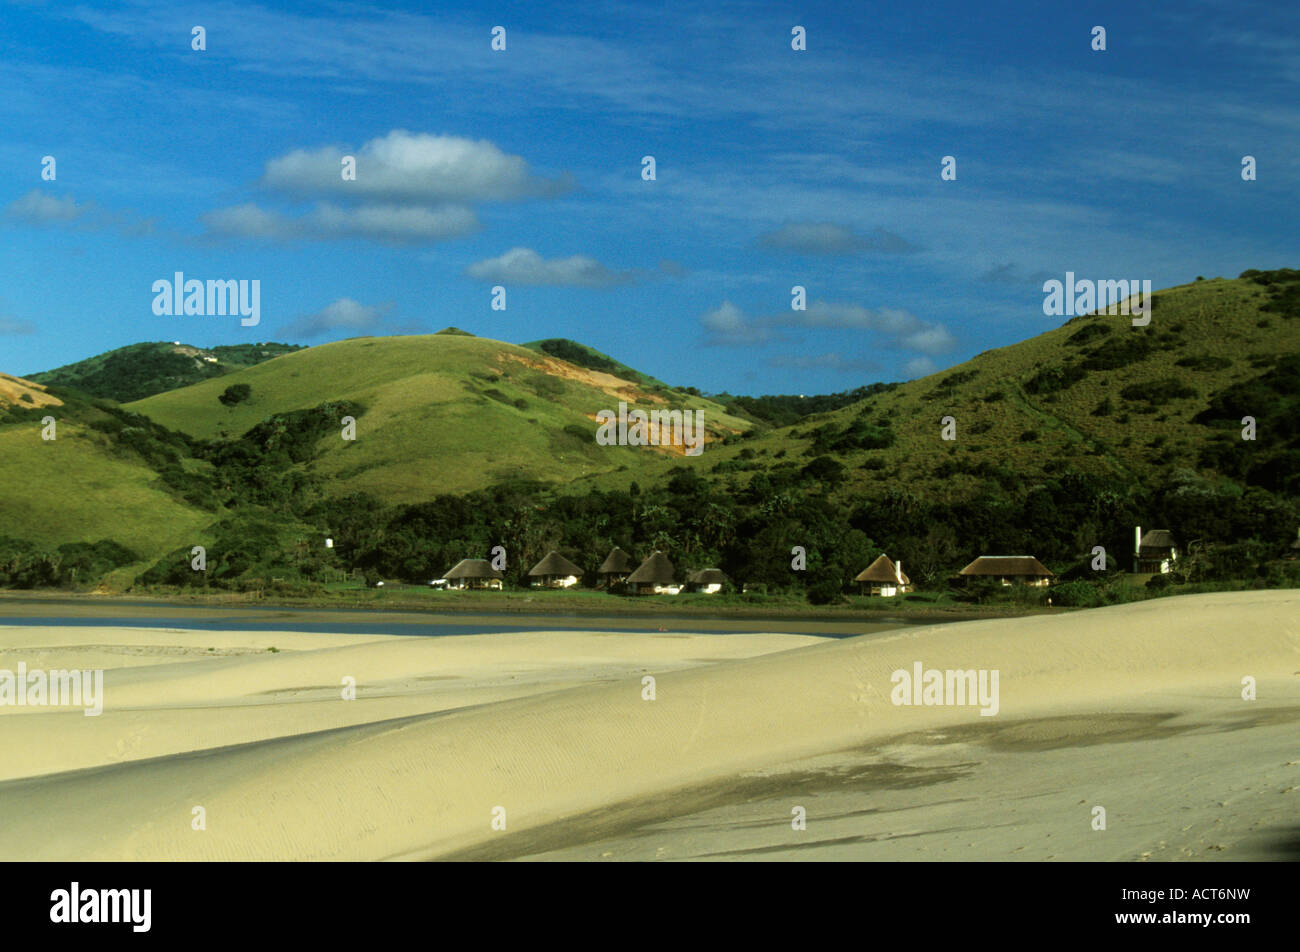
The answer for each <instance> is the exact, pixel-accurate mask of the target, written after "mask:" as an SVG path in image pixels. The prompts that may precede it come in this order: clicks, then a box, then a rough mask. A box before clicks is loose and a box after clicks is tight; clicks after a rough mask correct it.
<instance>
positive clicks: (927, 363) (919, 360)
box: [903, 357, 939, 380]
mask: <svg viewBox="0 0 1300 952" xmlns="http://www.w3.org/2000/svg"><path fill="white" fill-rule="evenodd" d="M938 369H939V367H938V366H937V365H936V364H935V362H934V361H933V360H931V359H930V358H929V357H914V358H912V359H911V360H909V361H908V362H907V363H905V364H903V370H905V371H906V372H907V373H908V374H909V375H910V377H911V379H913V380H914V379H916V378H917V377H928V376H929V375H930V374H932V373H934V372H935V371H937V370H938Z"/></svg>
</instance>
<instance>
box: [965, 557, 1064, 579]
mask: <svg viewBox="0 0 1300 952" xmlns="http://www.w3.org/2000/svg"><path fill="white" fill-rule="evenodd" d="M961 574H962V575H1038V576H1050V575H1051V574H1052V571H1051V570H1050V569H1049V568H1047V566H1045V565H1043V563H1042V562H1039V561H1038V560H1037V559H1036V558H1034V557H1033V556H1032V555H981V556H980V557H979V558H978V559H976V560H975V561H974V562H972V563H971V564H970V565H968V566H966V567H965V568H964V569H962V570H961Z"/></svg>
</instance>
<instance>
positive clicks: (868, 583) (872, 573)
mask: <svg viewBox="0 0 1300 952" xmlns="http://www.w3.org/2000/svg"><path fill="white" fill-rule="evenodd" d="M854 581H855V582H857V583H858V585H859V586H861V592H862V594H863V595H882V596H884V597H886V598H891V597H893V596H895V595H901V594H903V593H904V592H906V591H907V590H908V588H910V587H911V585H912V580H911V579H910V578H908V577H907V576H906V575H904V574H903V563H902V562H898V563H895V562H894V561H893V560H892V559H890V557H889V556H887V555H882V556H880V558H878V559H876V561H874V562H872V563H871V564H870V565H868V566H867V567H866V568H865V569H863V570H862V571H861V572H859V573H858V576H857V578H855V579H854Z"/></svg>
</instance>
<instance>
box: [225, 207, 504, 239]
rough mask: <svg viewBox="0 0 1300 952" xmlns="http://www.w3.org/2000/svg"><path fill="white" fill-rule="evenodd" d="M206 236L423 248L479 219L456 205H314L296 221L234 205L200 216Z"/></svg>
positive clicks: (471, 227)
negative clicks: (367, 242) (359, 240)
mask: <svg viewBox="0 0 1300 952" xmlns="http://www.w3.org/2000/svg"><path fill="white" fill-rule="evenodd" d="M203 221H204V224H205V225H207V227H208V231H209V232H210V233H212V234H215V235H221V236H225V237H236V238H264V239H271V240H279V241H291V240H303V241H307V240H317V241H330V240H342V239H347V238H369V239H374V240H376V241H383V242H389V243H391V244H423V243H428V242H434V241H443V240H446V239H448V238H460V237H462V236H464V235H469V234H473V233H474V232H476V231H478V229H479V227H480V226H479V221H478V216H476V215H475V214H474V212H473V210H472V209H469V208H465V207H463V206H459V205H450V206H446V207H444V208H420V207H412V206H404V205H359V206H357V207H355V208H342V207H340V206H338V205H331V204H328V203H324V204H320V205H317V206H316V208H314V209H313V210H312V211H311V212H309V213H308V214H306V215H302V216H299V217H297V218H293V217H289V216H287V215H284V214H282V213H280V212H276V211H268V210H267V209H264V208H261V207H260V206H258V205H254V204H244V205H236V206H234V207H231V208H221V209H217V210H216V211H213V212H208V213H207V214H206V215H204V216H203Z"/></svg>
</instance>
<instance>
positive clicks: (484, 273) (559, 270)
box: [465, 248, 632, 288]
mask: <svg viewBox="0 0 1300 952" xmlns="http://www.w3.org/2000/svg"><path fill="white" fill-rule="evenodd" d="M465 273H466V274H468V275H469V276H470V277H471V278H477V279H479V280H480V281H495V282H497V283H499V284H528V285H549V286H557V287H558V286H564V287H578V288H608V287H613V286H614V285H616V284H627V283H629V282H630V281H631V280H632V274H631V272H627V271H611V270H610V269H609V268H607V267H605V266H604V265H603V264H601V263H600V262H599V261H597V260H595V259H594V258H589V257H587V256H586V255H573V256H572V257H570V258H553V259H551V260H550V261H547V260H546V259H545V258H543V257H542V256H541V255H539V254H538V253H537V252H536V251H533V250H532V249H530V248H511V249H510V250H509V251H507V252H506V253H505V254H503V255H501V256H500V257H497V258H487V259H485V260H483V261H476V262H475V263H474V264H472V265H470V266H469V267H468V268H466V269H465Z"/></svg>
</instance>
